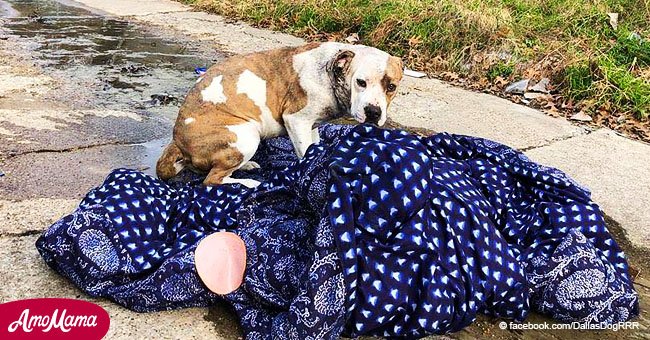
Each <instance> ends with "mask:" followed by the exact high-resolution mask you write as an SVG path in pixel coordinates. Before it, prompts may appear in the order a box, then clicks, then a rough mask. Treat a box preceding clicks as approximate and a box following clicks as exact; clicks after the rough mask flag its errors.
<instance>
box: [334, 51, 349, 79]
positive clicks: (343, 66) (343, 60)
mask: <svg viewBox="0 0 650 340" xmlns="http://www.w3.org/2000/svg"><path fill="white" fill-rule="evenodd" d="M352 58H354V52H352V51H350V50H343V51H340V52H339V53H337V54H336V55H335V56H334V58H333V59H332V61H331V65H332V66H331V70H332V72H334V74H335V75H342V74H345V73H347V72H348V70H349V69H350V63H351V62H352Z"/></svg>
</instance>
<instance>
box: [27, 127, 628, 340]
mask: <svg viewBox="0 0 650 340" xmlns="http://www.w3.org/2000/svg"><path fill="white" fill-rule="evenodd" d="M320 135H321V143H320V144H317V145H313V146H311V147H310V148H309V150H308V152H307V154H306V155H305V158H304V159H302V160H297V159H296V157H295V155H294V154H293V148H292V147H291V143H290V141H289V140H288V139H287V138H286V137H280V138H275V139H271V140H267V141H263V143H262V144H261V146H260V148H259V150H258V153H257V154H256V156H255V157H254V160H255V161H256V162H258V163H259V164H260V165H261V166H262V167H261V169H254V170H251V171H248V172H239V173H237V174H236V175H235V176H236V177H237V176H239V177H248V178H254V179H257V180H261V181H263V184H262V185H261V186H260V187H258V188H256V189H248V188H246V187H243V186H241V185H238V184H232V185H221V186H216V187H203V186H201V185H200V178H196V177H197V176H195V175H192V174H191V173H184V174H183V175H182V176H179V178H177V179H175V180H173V181H171V182H169V183H163V182H161V181H159V180H157V179H154V178H152V177H150V176H147V175H144V174H142V173H140V172H137V171H133V170H126V169H118V170H115V171H114V172H112V173H111V174H110V175H109V176H108V177H107V178H106V180H105V181H104V183H103V184H102V185H101V186H100V187H98V188H96V189H93V190H92V191H91V192H89V193H88V195H87V196H86V197H85V198H84V200H83V201H82V202H81V204H80V205H79V208H78V209H77V210H76V211H75V212H73V213H72V214H71V215H69V216H66V217H64V218H62V219H61V220H59V221H58V222H56V223H55V224H54V225H52V226H51V227H50V228H49V229H48V230H46V231H45V232H44V234H43V235H42V236H41V237H40V238H39V240H38V241H37V244H36V246H37V248H38V250H39V252H40V253H41V255H42V256H43V258H44V260H45V261H46V263H47V264H48V265H49V266H50V267H52V268H53V269H54V270H56V271H57V272H59V273H60V274H62V275H63V276H65V277H67V278H68V279H70V280H71V281H72V282H73V283H74V284H75V285H77V286H79V287H80V288H81V289H83V290H84V291H86V292H87V293H88V294H90V295H92V296H101V297H107V298H110V299H112V300H113V301H115V302H117V303H119V304H121V305H123V306H125V307H127V308H130V309H133V310H136V311H156V310H166V309H173V308H181V307H190V306H209V305H211V304H213V303H214V302H215V301H216V300H217V299H220V298H223V299H225V300H227V301H228V302H229V303H231V304H232V305H233V306H234V308H235V310H236V312H237V314H238V316H239V319H240V322H241V325H242V328H243V330H244V332H245V334H246V337H247V338H248V339H268V338H282V339H334V338H337V337H339V336H340V335H347V336H360V335H379V336H391V337H392V336H405V337H421V336H425V335H427V334H432V333H436V334H441V333H446V332H453V331H457V330H459V329H462V328H463V327H465V326H467V325H468V324H470V323H471V322H472V321H473V320H474V319H475V318H476V316H477V314H478V313H486V314H489V315H493V316H497V317H503V318H510V319H515V320H523V319H524V318H525V317H526V316H527V314H528V313H529V311H530V310H531V308H532V309H535V310H537V311H539V312H542V313H544V314H547V315H550V316H552V317H553V318H555V319H557V320H562V321H580V322H591V323H601V322H604V323H614V322H619V321H625V320H629V319H630V318H632V317H634V316H636V315H638V313H639V310H638V296H637V294H636V292H635V291H634V289H633V287H632V283H631V279H630V277H629V274H628V266H627V262H626V261H625V256H624V255H623V253H622V251H621V250H620V248H619V247H618V245H617V244H616V242H615V241H614V239H613V238H612V237H611V235H610V234H609V232H608V231H607V228H606V226H605V222H604V219H603V215H602V212H601V211H600V208H599V207H598V206H597V205H596V204H595V203H594V202H592V201H591V199H590V194H589V192H588V190H587V189H585V188H583V187H581V186H579V185H578V184H577V183H575V182H574V181H573V180H571V179H570V178H568V177H567V176H566V175H565V174H564V173H562V172H561V171H559V170H556V169H552V168H548V167H544V166H541V165H539V164H536V163H534V162H531V161H530V160H529V159H528V158H527V157H525V156H524V155H523V154H521V153H519V152H517V151H515V150H513V149H511V148H508V147H506V146H504V145H501V144H498V143H495V142H492V141H488V140H485V139H480V138H474V137H468V136H458V135H450V134H445V133H441V134H436V135H432V136H429V137H419V136H415V135H412V134H409V133H406V132H403V131H399V130H384V129H379V128H375V127H371V126H365V125H364V126H357V127H352V126H339V125H325V126H323V127H321V128H320ZM223 230H230V231H233V232H236V233H237V234H239V235H240V236H241V237H242V239H243V240H244V243H245V244H246V248H247V254H248V257H247V265H246V273H245V277H244V283H243V284H242V286H241V287H240V288H239V289H237V290H236V291H235V292H233V293H231V294H228V295H226V296H223V297H219V296H216V295H215V294H212V293H211V292H209V291H208V290H207V289H206V288H205V286H204V285H203V284H202V283H201V281H200V279H199V278H198V275H197V274H196V271H195V268H194V249H195V248H196V246H197V244H198V242H199V241H200V240H201V239H202V238H203V237H205V236H206V235H208V234H210V233H213V232H217V231H223Z"/></svg>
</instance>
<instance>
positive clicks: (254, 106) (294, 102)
mask: <svg viewBox="0 0 650 340" xmlns="http://www.w3.org/2000/svg"><path fill="white" fill-rule="evenodd" d="M402 76H403V64H402V61H401V59H400V58H398V57H394V56H391V55H389V54H388V53H386V52H383V51H381V50H378V49H376V48H372V47H368V46H363V45H348V44H343V43H336V42H325V43H311V44H307V45H303V46H299V47H287V48H280V49H275V50H269V51H265V52H259V53H252V54H248V55H243V56H234V57H231V58H228V59H226V60H225V61H223V62H221V63H218V64H215V65H214V66H212V67H210V68H209V69H208V70H207V72H206V73H205V74H204V75H203V76H202V77H200V78H199V79H198V80H197V83H196V84H195V86H194V87H193V88H192V89H191V90H190V92H189V93H188V95H187V97H186V98H185V101H184V102H183V104H182V106H181V108H180V111H179V114H178V118H177V120H176V123H175V126H174V133H173V139H172V141H171V143H170V144H169V145H168V146H167V147H166V148H165V150H164V151H163V153H162V156H161V157H160V159H159V160H158V163H157V165H156V173H157V175H158V177H159V178H161V179H163V180H167V179H169V178H172V177H174V176H175V175H177V174H178V172H180V171H181V170H182V169H183V168H185V167H190V169H192V170H194V171H198V172H203V173H207V177H206V178H205V180H204V182H203V183H204V184H205V185H217V184H221V183H241V184H243V185H246V186H248V187H254V186H256V185H258V184H259V182H257V181H254V180H248V179H234V178H232V177H231V174H232V173H233V172H234V171H235V170H237V169H244V170H245V169H252V168H257V167H259V165H258V164H256V163H255V162H251V161H250V159H251V158H252V157H253V155H254V154H255V151H256V150H257V147H258V145H259V143H260V141H261V140H262V139H265V138H271V137H276V136H279V135H285V134H288V135H289V138H290V139H291V142H292V144H293V146H294V148H295V152H296V154H297V155H298V157H303V156H304V154H305V152H306V151H307V148H308V147H309V146H310V145H311V144H312V143H316V142H318V140H319V139H318V131H317V129H314V125H315V124H318V123H320V122H323V121H328V120H332V119H336V118H340V117H343V116H345V115H351V116H352V117H353V118H354V119H355V120H356V121H358V122H360V123H370V124H375V125H378V126H382V125H383V124H384V123H385V122H386V110H387V109H388V106H389V104H390V102H391V101H392V100H393V98H394V97H395V94H396V93H397V86H398V85H399V83H400V81H401V79H402Z"/></svg>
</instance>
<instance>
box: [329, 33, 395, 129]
mask: <svg viewBox="0 0 650 340" xmlns="http://www.w3.org/2000/svg"><path fill="white" fill-rule="evenodd" d="M331 65H332V68H331V72H332V77H331V78H332V81H333V88H334V94H335V96H336V99H337V102H338V104H339V108H340V109H343V108H345V109H346V111H348V112H350V114H351V115H352V117H353V118H354V119H356V120H357V121H358V122H360V123H370V124H375V125H379V126H382V125H384V123H385V122H386V110H387V109H388V106H389V105H390V102H391V101H392V100H393V98H394V97H395V94H396V93H397V86H398V85H399V83H400V81H401V80H402V75H403V64H402V60H401V59H400V58H397V57H393V56H391V55H390V54H388V53H386V52H383V51H380V50H378V49H376V48H372V47H367V46H359V45H357V46H354V49H350V50H342V51H340V52H338V53H337V54H336V55H335V56H334V59H333V60H332V63H331Z"/></svg>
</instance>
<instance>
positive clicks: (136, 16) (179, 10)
mask: <svg viewBox="0 0 650 340" xmlns="http://www.w3.org/2000/svg"><path fill="white" fill-rule="evenodd" d="M185 12H191V11H190V10H189V9H175V10H170V11H162V12H153V13H146V14H131V15H124V16H119V15H118V17H123V18H142V17H148V16H152V15H159V14H162V15H165V14H174V13H185Z"/></svg>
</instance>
